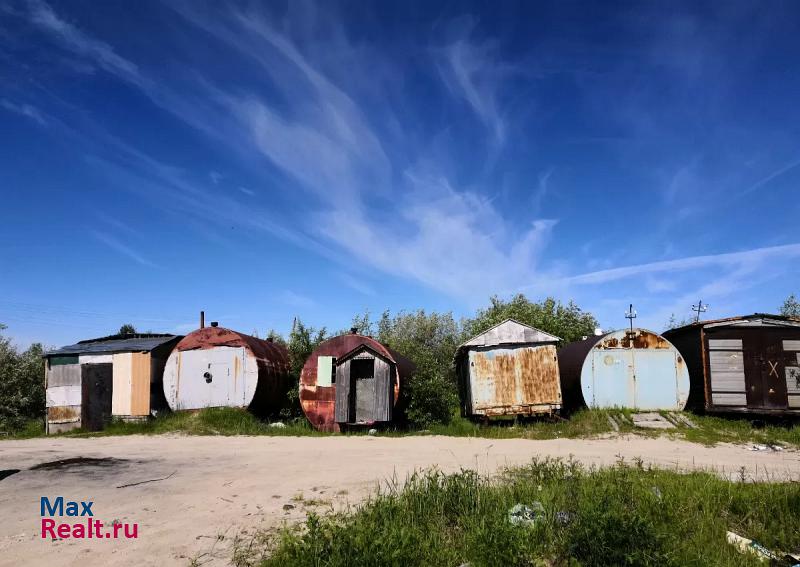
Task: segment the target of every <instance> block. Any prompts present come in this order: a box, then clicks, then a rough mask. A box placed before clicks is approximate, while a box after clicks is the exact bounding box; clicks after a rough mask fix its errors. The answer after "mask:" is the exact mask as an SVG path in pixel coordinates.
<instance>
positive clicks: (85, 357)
mask: <svg viewBox="0 0 800 567" xmlns="http://www.w3.org/2000/svg"><path fill="white" fill-rule="evenodd" d="M78 362H80V363H81V364H111V363H112V362H114V355H112V354H82V355H80V356H79V357H78Z"/></svg>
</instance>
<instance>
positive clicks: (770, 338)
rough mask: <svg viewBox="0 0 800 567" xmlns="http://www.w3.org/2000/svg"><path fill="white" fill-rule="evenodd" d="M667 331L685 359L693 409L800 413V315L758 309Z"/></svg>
mask: <svg viewBox="0 0 800 567" xmlns="http://www.w3.org/2000/svg"><path fill="white" fill-rule="evenodd" d="M664 336H666V337H668V338H669V340H670V341H672V343H673V344H674V345H675V346H676V347H677V348H678V350H679V351H680V352H681V354H682V355H683V356H684V358H685V359H686V364H687V367H688V368H689V374H690V376H691V380H692V395H691V398H690V400H689V406H690V407H691V408H692V409H695V410H706V411H708V412H741V413H757V414H779V415H780V414H800V319H794V318H790V317H783V316H781V315H770V314H765V313H755V314H753V315H746V316H741V317H731V318H728V319H717V320H713V321H700V322H698V323H693V324H691V325H687V326H685V327H680V328H678V329H672V330H670V331H667V332H665V333H664Z"/></svg>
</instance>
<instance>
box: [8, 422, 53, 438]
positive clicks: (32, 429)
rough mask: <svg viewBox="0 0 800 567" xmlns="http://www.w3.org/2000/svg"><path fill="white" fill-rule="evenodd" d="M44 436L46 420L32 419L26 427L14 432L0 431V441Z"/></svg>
mask: <svg viewBox="0 0 800 567" xmlns="http://www.w3.org/2000/svg"><path fill="white" fill-rule="evenodd" d="M42 436H44V419H31V420H28V421H27V422H26V423H25V426H24V427H22V428H20V429H14V430H13V431H0V440H3V439H31V438H33V437H42Z"/></svg>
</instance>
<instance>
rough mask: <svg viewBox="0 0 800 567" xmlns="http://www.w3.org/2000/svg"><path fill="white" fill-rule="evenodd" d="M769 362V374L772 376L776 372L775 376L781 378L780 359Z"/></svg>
mask: <svg viewBox="0 0 800 567" xmlns="http://www.w3.org/2000/svg"><path fill="white" fill-rule="evenodd" d="M767 364H769V375H770V376H772V375H773V374H774V375H775V378H780V376H778V361H777V360H776V361H775V362H772V361H771V360H768V361H767Z"/></svg>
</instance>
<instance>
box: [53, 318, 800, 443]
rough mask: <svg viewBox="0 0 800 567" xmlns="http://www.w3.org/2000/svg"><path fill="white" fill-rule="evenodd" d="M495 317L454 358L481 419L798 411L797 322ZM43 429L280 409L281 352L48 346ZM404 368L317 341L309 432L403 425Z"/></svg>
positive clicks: (226, 341)
mask: <svg viewBox="0 0 800 567" xmlns="http://www.w3.org/2000/svg"><path fill="white" fill-rule="evenodd" d="M560 343H561V340H560V339H559V338H558V337H555V336H553V335H550V334H548V333H545V332H543V331H541V330H538V329H535V328H533V327H530V326H527V325H524V324H522V323H519V322H517V321H514V320H511V319H509V320H506V321H504V322H502V323H500V324H498V325H496V326H494V327H492V328H490V329H488V330H486V331H485V332H483V333H481V334H480V335H478V336H476V337H473V338H472V339H470V340H469V341H467V342H465V343H464V344H462V345H461V346H460V347H459V348H458V349H457V351H456V353H455V356H454V361H453V363H454V365H455V369H456V376H457V380H458V390H459V397H460V400H461V409H462V414H463V415H465V416H468V417H473V418H483V419H488V418H490V417H497V416H525V415H542V414H554V413H569V412H571V411H574V410H576V409H579V408H581V407H585V406H589V407H593V408H602V407H628V408H635V409H642V410H683V409H692V410H696V411H708V412H725V413H728V412H750V413H772V414H792V413H797V414H800V321H798V320H796V319H791V318H787V317H781V316H777V315H766V314H755V315H750V316H744V317H734V318H729V319H720V320H716V321H703V322H698V323H694V324H692V325H687V326H684V327H681V328H678V329H673V330H670V331H667V332H665V333H664V334H663V336H662V335H658V334H656V333H653V332H651V331H647V330H645V329H630V330H622V331H614V332H610V333H605V334H600V335H598V336H592V337H587V338H585V339H584V340H581V341H577V342H573V343H570V344H567V345H564V346H563V347H561V348H560V349H559V348H558V346H559V345H560ZM45 359H46V365H45V368H46V372H45V376H46V378H45V379H46V386H47V431H48V433H55V432H59V431H65V430H69V429H73V428H78V427H83V428H85V429H100V428H102V427H103V424H104V423H106V422H107V421H108V420H109V419H111V418H118V419H123V420H140V419H147V418H148V416H151V415H155V414H156V413H158V412H160V411H164V410H167V409H170V410H172V411H181V410H197V409H202V408H208V407H243V408H244V407H246V408H249V409H250V410H251V411H253V412H254V413H256V414H262V415H267V414H269V413H270V412H274V411H276V410H277V409H278V408H280V407H281V406H283V405H284V404H285V402H286V399H287V391H288V388H289V357H288V352H287V350H286V348H285V347H284V346H283V345H281V344H278V343H275V342H272V341H269V340H261V339H258V338H255V337H252V336H249V335H245V334H243V333H238V332H236V331H232V330H229V329H224V328H222V327H218V326H217V325H216V324H215V323H212V326H211V327H201V328H200V329H198V330H196V331H194V332H192V333H190V334H189V335H187V336H185V337H180V336H175V335H164V334H136V335H114V336H110V337H103V338H100V339H92V340H88V341H82V342H79V343H77V344H75V345H71V346H68V347H64V348H61V349H58V350H56V351H52V352H49V353H46V355H45ZM413 372H414V367H413V365H412V364H411V363H410V362H409V361H408V360H406V359H405V358H404V357H403V356H402V355H401V354H399V353H397V352H394V351H393V350H391V349H389V348H388V347H386V346H385V345H383V344H381V343H379V342H378V341H376V340H375V339H373V338H371V337H367V336H363V335H359V334H357V333H356V332H355V331H353V332H351V333H349V334H344V335H340V336H338V337H334V338H332V339H329V340H327V341H325V342H323V343H321V344H320V345H319V346H318V347H317V349H316V350H315V351H314V352H313V353H312V355H311V356H310V357H309V358H308V360H307V361H306V363H305V366H304V367H303V369H302V372H301V375H300V380H299V396H300V403H301V406H302V408H303V411H304V412H305V414H306V416H307V417H308V420H309V422H310V423H311V424H312V425H313V426H314V427H315V428H317V429H320V430H325V431H339V430H341V429H344V428H347V427H349V426H358V425H370V426H372V425H375V424H380V423H388V422H393V421H397V420H400V419H402V416H403V413H404V408H403V405H404V400H405V396H403V389H404V385H405V384H407V382H408V380H409V379H410V378H411V376H412V374H413Z"/></svg>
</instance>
